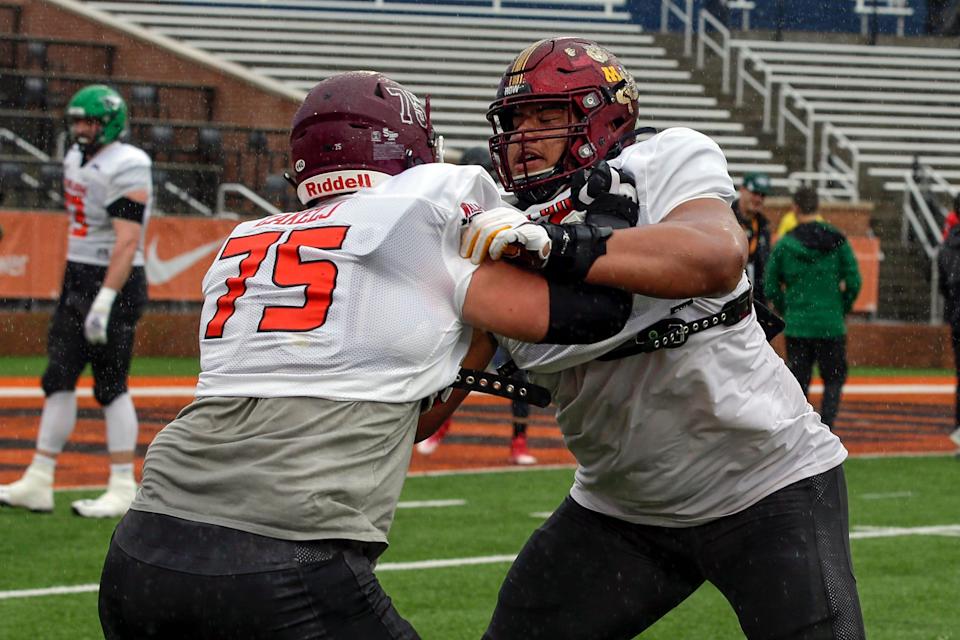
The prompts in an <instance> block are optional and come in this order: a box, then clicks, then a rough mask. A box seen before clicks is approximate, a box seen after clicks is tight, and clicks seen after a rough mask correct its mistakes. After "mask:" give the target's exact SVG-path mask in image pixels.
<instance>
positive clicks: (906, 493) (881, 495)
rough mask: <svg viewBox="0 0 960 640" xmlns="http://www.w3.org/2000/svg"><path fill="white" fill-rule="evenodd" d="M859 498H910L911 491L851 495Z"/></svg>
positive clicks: (911, 495)
mask: <svg viewBox="0 0 960 640" xmlns="http://www.w3.org/2000/svg"><path fill="white" fill-rule="evenodd" d="M853 497H855V498H860V499H861V500H893V499H895V498H912V497H913V491H890V492H888V493H864V494H861V495H859V496H853Z"/></svg>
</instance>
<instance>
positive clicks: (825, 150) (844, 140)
mask: <svg viewBox="0 0 960 640" xmlns="http://www.w3.org/2000/svg"><path fill="white" fill-rule="evenodd" d="M831 140H833V141H834V142H835V144H836V146H837V150H838V151H845V152H847V153H848V154H849V155H850V160H849V162H847V161H845V160H844V159H843V158H841V157H840V156H839V155H837V154H835V153H831V151H830V142H831ZM820 166H821V167H831V166H833V167H837V168H838V169H839V170H840V171H841V172H842V173H845V174H848V175H850V176H851V177H852V179H853V188H854V190H855V191H856V193H857V196H858V197H859V194H860V149H859V148H857V145H855V144H854V143H853V142H852V141H851V140H850V138H848V137H847V136H845V135H844V134H843V133H841V132H840V130H839V129H837V128H836V127H834V126H833V125H832V124H830V123H829V122H827V123H825V124H824V125H823V129H822V130H821V132H820Z"/></svg>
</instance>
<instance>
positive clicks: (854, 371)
mask: <svg viewBox="0 0 960 640" xmlns="http://www.w3.org/2000/svg"><path fill="white" fill-rule="evenodd" d="M46 364H47V359H46V357H44V356H7V357H3V358H0V375H3V376H40V375H42V374H43V369H44V367H45V366H46ZM199 371H200V362H199V360H198V359H197V358H154V357H150V358H147V357H142V356H139V357H136V358H134V359H133V363H132V370H131V374H132V375H135V376H194V375H197V373H199ZM86 373H89V370H88V371H87V372H86ZM953 374H954V372H953V371H951V370H949V369H896V368H890V367H887V368H882V367H851V369H850V375H851V376H939V375H943V376H950V375H953Z"/></svg>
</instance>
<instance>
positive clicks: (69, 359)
mask: <svg viewBox="0 0 960 640" xmlns="http://www.w3.org/2000/svg"><path fill="white" fill-rule="evenodd" d="M66 115H67V119H68V121H69V125H70V135H71V138H72V139H73V142H74V144H73V146H71V147H70V149H69V151H68V152H67V155H66V157H65V158H64V160H63V188H64V201H65V203H66V207H67V210H68V212H69V214H70V217H71V221H70V231H69V241H68V245H67V266H66V271H65V273H64V277H63V288H62V291H61V294H60V300H59V301H58V303H57V307H56V310H55V311H54V314H53V319H52V321H51V323H50V331H49V333H48V335H47V355H48V358H49V360H48V363H47V369H46V371H45V372H44V374H43V379H42V386H43V392H44V394H45V396H46V399H45V401H44V405H43V412H42V414H41V416H40V431H39V434H38V435H37V450H36V453H35V455H34V457H33V462H32V463H31V464H30V466H29V467H27V470H26V471H25V472H24V475H23V477H22V478H21V479H20V480H18V481H16V482H14V483H13V484H9V485H5V486H2V487H0V504H5V505H9V506H14V507H22V508H25V509H29V510H31V511H38V512H49V511H52V510H53V502H54V501H53V476H54V470H55V468H56V461H57V456H58V455H59V454H60V452H61V451H62V450H63V446H64V445H65V444H66V442H67V440H68V439H69V437H70V434H71V432H72V431H73V428H74V426H75V425H76V422H77V394H76V384H77V379H78V378H79V376H80V373H81V371H83V368H84V367H85V366H86V365H87V364H88V363H89V364H90V366H91V369H92V370H93V380H94V387H93V394H94V397H95V398H96V400H97V402H99V403H100V405H101V406H102V407H103V414H104V419H105V421H106V435H107V438H106V439H107V449H108V450H109V453H110V479H109V482H108V485H107V491H106V492H105V493H104V494H103V495H101V496H100V497H98V498H96V499H92V500H77V501H75V502H73V504H72V507H73V512H74V513H76V514H77V515H80V516H84V517H88V518H108V517H112V518H115V517H117V516H121V515H123V514H124V513H125V512H126V510H127V508H128V507H129V506H130V503H131V501H132V500H133V497H134V494H135V493H136V489H137V485H136V481H135V479H134V473H133V460H134V450H135V448H136V444H137V430H138V424H137V414H136V411H135V410H134V406H133V401H132V400H131V398H130V394H129V393H128V391H127V375H128V372H129V370H130V359H131V356H132V353H133V337H134V330H135V328H136V324H137V320H139V318H140V315H141V313H142V311H143V307H144V305H145V304H146V301H147V280H146V276H145V274H144V269H143V237H144V230H145V229H146V226H147V221H148V219H149V217H150V202H151V197H152V190H153V186H152V180H151V175H150V158H149V157H148V156H147V154H146V153H144V152H143V151H141V150H140V149H138V148H137V147H135V146H132V145H129V144H126V143H125V142H123V141H122V137H123V136H124V134H125V133H126V129H127V105H126V103H125V102H124V101H123V98H121V97H120V95H119V94H118V93H117V92H116V91H114V90H113V89H111V88H110V87H107V86H105V85H90V86H87V87H84V88H83V89H81V90H80V91H78V92H77V93H76V94H75V95H74V96H73V97H72V98H71V100H70V102H69V104H68V105H67V114H66Z"/></svg>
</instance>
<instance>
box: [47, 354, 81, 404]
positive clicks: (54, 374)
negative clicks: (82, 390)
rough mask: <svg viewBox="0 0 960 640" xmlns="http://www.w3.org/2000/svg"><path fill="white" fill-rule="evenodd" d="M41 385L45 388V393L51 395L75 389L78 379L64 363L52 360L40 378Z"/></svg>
mask: <svg viewBox="0 0 960 640" xmlns="http://www.w3.org/2000/svg"><path fill="white" fill-rule="evenodd" d="M40 387H41V388H42V389H43V395H45V396H50V395H53V394H54V393H57V392H58V391H73V390H74V389H76V388H77V380H76V378H75V377H74V376H72V375H70V372H69V371H67V369H66V367H64V366H63V363H58V362H55V361H54V360H50V362H49V363H47V370H46V371H44V372H43V377H42V378H40Z"/></svg>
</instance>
